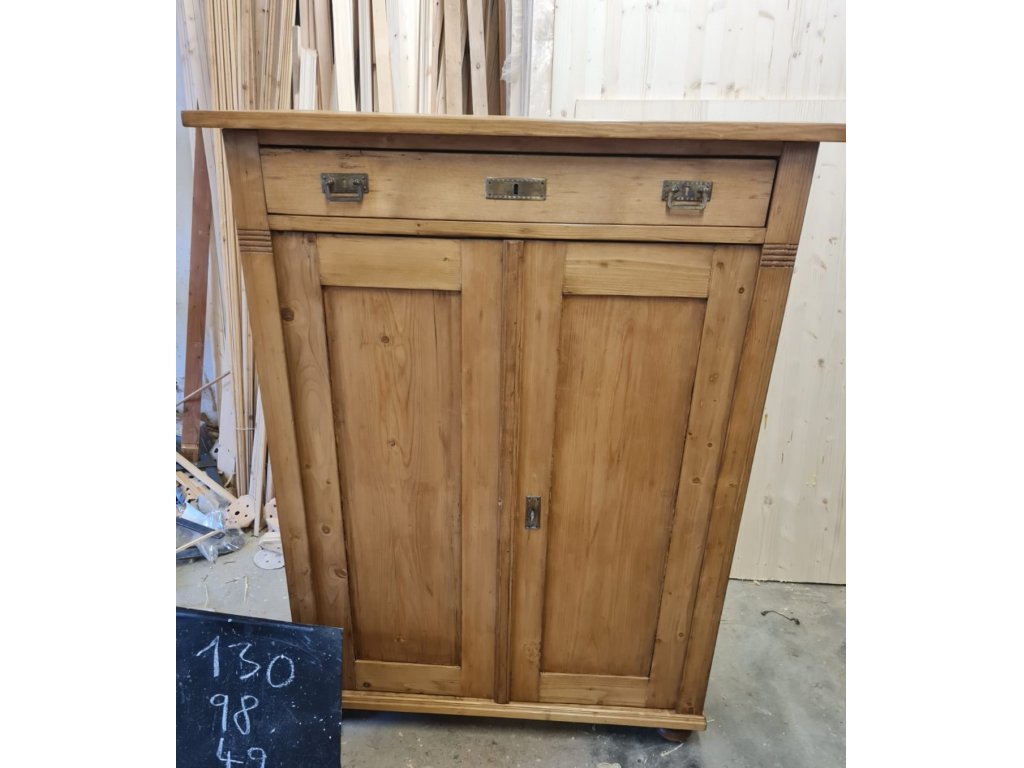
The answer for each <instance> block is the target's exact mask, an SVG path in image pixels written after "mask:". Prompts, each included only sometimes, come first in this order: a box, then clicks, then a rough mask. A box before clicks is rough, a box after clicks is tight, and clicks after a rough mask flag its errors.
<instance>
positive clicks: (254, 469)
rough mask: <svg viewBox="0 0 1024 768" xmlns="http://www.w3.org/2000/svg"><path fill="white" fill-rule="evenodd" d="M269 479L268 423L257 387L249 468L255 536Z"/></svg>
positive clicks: (258, 527)
mask: <svg viewBox="0 0 1024 768" xmlns="http://www.w3.org/2000/svg"><path fill="white" fill-rule="evenodd" d="M266 479H267V422H266V418H265V417H264V415H263V399H262V398H261V397H260V389H259V387H258V386H257V387H256V429H255V430H254V431H253V437H252V462H251V466H250V467H249V485H248V488H249V495H250V496H252V497H253V498H254V499H256V518H255V519H254V520H253V525H252V533H253V536H257V535H259V532H260V513H261V511H262V509H263V494H264V491H265V490H266Z"/></svg>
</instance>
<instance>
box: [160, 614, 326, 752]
mask: <svg viewBox="0 0 1024 768" xmlns="http://www.w3.org/2000/svg"><path fill="white" fill-rule="evenodd" d="M177 641H178V642H177V658H178V668H177V681H178V722H177V747H178V749H177V753H178V768H206V766H210V768H291V767H292V766H302V768H327V767H328V766H329V767H330V768H338V766H340V765H341V630H340V629H334V628H331V627H314V626H310V625H308V624H291V623H287V622H282V621H269V620H266V619H250V618H248V617H245V616H232V615H230V614H223V613H210V612H208V611H193V610H187V609H184V608H179V609H178V628H177Z"/></svg>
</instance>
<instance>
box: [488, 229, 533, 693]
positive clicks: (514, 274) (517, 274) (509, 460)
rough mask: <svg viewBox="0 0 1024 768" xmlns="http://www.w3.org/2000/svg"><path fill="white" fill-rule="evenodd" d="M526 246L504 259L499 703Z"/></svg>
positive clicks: (508, 599) (505, 687)
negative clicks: (524, 252)
mask: <svg viewBox="0 0 1024 768" xmlns="http://www.w3.org/2000/svg"><path fill="white" fill-rule="evenodd" d="M523 249H524V244H523V242H522V241H514V240H506V241H504V242H503V244H502V254H501V295H502V299H501V306H502V313H501V347H500V349H501V403H502V409H501V423H500V434H499V453H498V456H499V467H500V471H499V475H498V513H499V521H498V526H499V527H498V559H497V563H498V609H497V618H496V621H495V634H496V640H495V679H494V698H495V701H497V702H498V703H499V704H504V703H506V702H508V701H509V698H510V683H511V679H510V669H511V659H510V640H511V636H512V632H511V620H512V617H511V610H512V570H511V568H512V541H513V538H514V535H515V534H514V526H515V524H516V522H517V516H516V514H515V512H516V510H517V509H518V508H519V504H518V503H516V498H517V494H518V492H519V491H518V488H517V475H516V469H517V464H518V459H517V457H518V456H519V426H520V419H519V414H520V411H521V408H522V402H521V401H522V391H523V389H522V382H523V376H524V374H523V370H522V344H523V320H524V318H525V317H526V314H525V313H526V305H525V301H526V289H525V286H524V285H523Z"/></svg>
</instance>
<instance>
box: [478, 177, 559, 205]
mask: <svg viewBox="0 0 1024 768" xmlns="http://www.w3.org/2000/svg"><path fill="white" fill-rule="evenodd" d="M484 197H486V198H487V199H488V200H546V199H547V197H548V180H547V179H531V178H514V177H508V178H506V177H502V178H497V177H494V176H488V177H487V180H486V181H485V182H484Z"/></svg>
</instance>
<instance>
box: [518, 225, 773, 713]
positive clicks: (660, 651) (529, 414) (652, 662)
mask: <svg viewBox="0 0 1024 768" xmlns="http://www.w3.org/2000/svg"><path fill="white" fill-rule="evenodd" d="M757 264H758V248H757V247H751V246H733V245H730V246H712V245H661V244H656V245H655V244H625V243H620V244H613V243H575V242H570V243H549V242H532V243H527V244H525V245H524V246H522V248H521V249H519V250H518V251H515V250H512V249H510V255H509V262H508V263H507V264H506V284H507V286H509V287H508V289H507V294H511V295H507V296H506V302H507V305H508V311H510V312H512V313H513V314H514V320H515V322H510V323H509V324H508V326H507V327H510V328H515V329H516V330H515V331H514V332H513V333H511V334H506V344H507V345H509V349H508V350H507V352H508V355H509V359H510V360H511V361H512V362H511V365H513V366H514V370H513V371H512V372H511V373H508V374H506V375H507V377H508V379H507V381H511V382H512V383H513V386H511V387H509V386H508V385H506V393H507V396H508V394H509V393H510V394H511V395H513V402H512V403H511V404H510V403H508V402H506V403H505V406H506V408H511V409H513V410H511V411H509V412H507V414H506V417H505V425H504V428H505V435H506V439H505V440H504V442H503V445H504V447H505V452H506V454H507V455H506V457H504V458H505V460H507V461H509V462H511V466H512V470H511V472H510V475H509V477H508V478H507V479H506V480H504V481H503V488H502V502H503V504H504V505H505V506H506V507H508V508H510V509H511V510H512V512H511V515H510V520H509V523H510V524H511V526H512V533H511V543H512V557H513V562H512V573H511V578H512V595H511V610H510V627H511V637H510V643H509V656H510V669H511V676H510V691H509V693H510V698H511V699H512V700H514V701H542V702H565V703H581V704H608V705H623V706H636V707H653V708H671V707H673V706H674V705H675V703H676V701H677V698H678V693H679V690H678V688H679V682H680V679H681V675H682V668H683V662H684V658H685V653H686V644H687V640H688V638H689V621H690V615H691V612H692V607H693V602H694V598H695V596H696V588H697V581H698V574H699V569H700V563H701V558H702V555H703V550H704V544H705V542H704V539H705V536H706V532H707V523H708V519H709V513H710V510H711V504H712V500H713V495H714V486H715V480H716V475H717V470H718V464H719V459H720V455H721V451H722V443H723V441H724V437H725V429H726V422H727V420H728V416H729V410H730V407H731V401H732V393H733V389H734V385H735V381H736V376H737V367H738V363H739V353H740V347H741V343H742V339H743V334H744V331H745V328H746V323H747V316H748V313H749V309H750V299H751V296H752V295H753V288H754V281H755V279H756V275H757ZM509 435H514V439H508V437H507V436H509ZM527 497H539V499H540V511H539V521H538V522H539V527H527V525H526V524H525V519H526V516H527V513H526V504H527V502H526V499H527Z"/></svg>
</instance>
